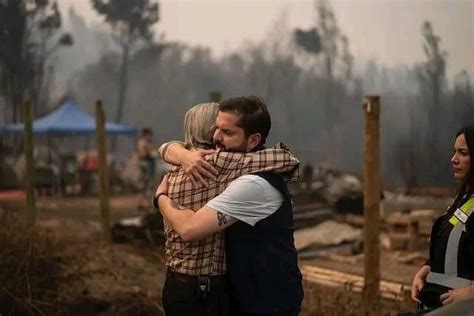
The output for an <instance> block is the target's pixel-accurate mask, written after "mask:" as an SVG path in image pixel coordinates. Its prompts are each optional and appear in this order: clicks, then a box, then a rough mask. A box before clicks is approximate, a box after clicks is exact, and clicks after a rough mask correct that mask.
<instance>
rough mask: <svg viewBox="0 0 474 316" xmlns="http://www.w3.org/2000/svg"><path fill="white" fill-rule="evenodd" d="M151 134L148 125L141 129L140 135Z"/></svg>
mask: <svg viewBox="0 0 474 316" xmlns="http://www.w3.org/2000/svg"><path fill="white" fill-rule="evenodd" d="M146 135H153V132H152V131H151V129H149V128H148V127H145V128H143V129H142V136H146Z"/></svg>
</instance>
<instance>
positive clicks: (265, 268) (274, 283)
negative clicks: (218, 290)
mask: <svg viewBox="0 0 474 316" xmlns="http://www.w3.org/2000/svg"><path fill="white" fill-rule="evenodd" d="M255 175H257V176H260V177H262V178H263V179H265V180H266V181H268V182H269V183H270V184H271V185H272V186H273V187H275V188H276V189H278V190H279V191H280V192H281V193H282V194H283V196H284V202H283V204H282V205H281V206H280V208H279V209H278V210H277V211H276V212H274V213H273V214H272V215H270V216H268V217H267V218H265V219H263V220H261V221H259V222H258V223H257V224H256V225H255V226H253V227H252V226H250V225H248V224H246V223H244V222H237V223H235V224H234V225H232V226H230V227H229V228H227V230H226V232H225V236H226V249H227V273H228V276H229V278H230V281H231V285H232V287H233V290H234V292H235V293H234V294H235V298H236V300H237V304H238V306H239V309H240V310H239V311H240V312H245V313H274V312H278V311H288V310H293V311H299V309H300V306H301V302H302V301H303V286H302V283H301V272H300V270H299V268H298V260H297V253H296V249H295V245H294V240H293V231H294V228H293V207H292V203H291V198H290V193H289V191H288V187H287V185H286V183H285V181H284V180H283V178H282V177H281V176H279V175H277V174H274V173H268V172H265V173H257V174H255Z"/></svg>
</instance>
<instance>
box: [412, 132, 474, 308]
mask: <svg viewBox="0 0 474 316" xmlns="http://www.w3.org/2000/svg"><path fill="white" fill-rule="evenodd" d="M471 157H474V125H471V126H467V127H464V128H462V129H461V130H460V131H459V132H458V133H457V134H456V139H455V143H454V149H453V156H452V158H451V163H452V167H453V173H454V178H455V179H456V180H457V181H458V182H459V184H460V186H459V189H458V191H457V194H456V197H455V198H454V202H453V203H452V204H451V205H450V206H449V207H448V209H447V210H446V212H445V213H444V214H443V215H442V216H441V217H439V218H438V219H437V220H436V221H435V223H434V225H433V228H432V231H431V239H430V252H429V260H428V262H427V263H426V264H425V265H423V266H422V267H421V268H420V270H419V271H418V272H417V273H416V275H415V277H414V279H413V284H412V289H411V297H412V299H413V300H415V301H416V302H418V303H419V304H420V309H421V310H422V311H423V310H425V311H429V310H432V309H436V308H438V307H441V306H443V305H449V304H452V303H453V302H457V301H459V300H461V299H464V298H467V297H469V296H472V295H474V286H473V284H474V216H471V214H472V212H473V211H474V172H473V170H474V169H473V168H472V167H471Z"/></svg>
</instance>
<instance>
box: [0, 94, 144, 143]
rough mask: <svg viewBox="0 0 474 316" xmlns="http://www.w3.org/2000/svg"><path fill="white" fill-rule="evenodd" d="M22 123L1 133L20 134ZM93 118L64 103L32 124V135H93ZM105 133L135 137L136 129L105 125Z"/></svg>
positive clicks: (70, 103)
mask: <svg viewBox="0 0 474 316" xmlns="http://www.w3.org/2000/svg"><path fill="white" fill-rule="evenodd" d="M23 130H24V127H23V124H22V123H16V124H10V125H6V126H4V127H3V128H1V132H3V133H6V134H8V133H11V134H15V133H22V132H23ZM95 130H96V126H95V118H94V117H92V116H91V115H89V114H87V113H85V112H82V111H81V110H80V109H79V107H78V106H77V105H76V104H75V103H74V102H71V101H68V102H66V103H64V104H63V105H62V106H61V107H59V108H58V109H57V110H56V111H54V112H51V113H49V114H47V115H45V116H43V117H40V118H38V119H36V120H35V121H34V122H33V133H34V134H44V135H52V136H53V135H58V136H59V135H87V134H93V133H95ZM105 131H106V133H107V134H112V135H135V134H136V133H137V128H136V127H133V126H130V125H122V124H116V123H106V124H105Z"/></svg>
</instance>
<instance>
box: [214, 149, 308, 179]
mask: <svg viewBox="0 0 474 316" xmlns="http://www.w3.org/2000/svg"><path fill="white" fill-rule="evenodd" d="M208 160H209V161H211V163H212V164H213V165H214V167H215V168H216V169H217V170H218V172H219V176H218V177H219V179H218V180H222V181H231V180H233V179H236V178H238V177H240V176H242V175H244V174H249V173H256V172H275V173H278V174H281V175H282V176H283V177H284V178H285V180H287V181H290V182H293V181H298V179H299V165H300V162H299V160H298V158H296V157H295V155H294V154H293V153H292V152H291V151H290V150H289V149H288V147H287V146H286V145H284V144H282V143H279V144H277V145H276V146H274V147H272V148H269V149H264V150H259V151H256V152H250V153H238V152H224V151H217V152H216V153H214V154H212V155H210V156H209V157H208Z"/></svg>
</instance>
